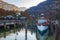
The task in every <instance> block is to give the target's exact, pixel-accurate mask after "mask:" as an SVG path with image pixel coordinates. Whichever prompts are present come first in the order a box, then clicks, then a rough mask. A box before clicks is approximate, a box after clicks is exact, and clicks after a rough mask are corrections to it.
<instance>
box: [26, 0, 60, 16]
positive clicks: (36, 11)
mask: <svg viewBox="0 0 60 40" xmlns="http://www.w3.org/2000/svg"><path fill="white" fill-rule="evenodd" d="M25 12H27V13H28V14H29V15H30V16H32V17H38V16H40V14H41V13H44V14H45V16H48V17H53V16H54V15H56V14H59V13H60V0H47V1H44V2H42V3H40V4H38V5H37V6H34V7H31V8H30V9H27V10H26V11H25Z"/></svg>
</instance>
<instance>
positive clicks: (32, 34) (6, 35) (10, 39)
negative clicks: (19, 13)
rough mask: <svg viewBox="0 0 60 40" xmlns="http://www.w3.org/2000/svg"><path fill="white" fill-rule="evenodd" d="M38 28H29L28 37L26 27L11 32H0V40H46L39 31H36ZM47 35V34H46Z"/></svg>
mask: <svg viewBox="0 0 60 40" xmlns="http://www.w3.org/2000/svg"><path fill="white" fill-rule="evenodd" d="M36 29H37V27H36V26H30V25H28V26H27V35H26V31H25V26H20V27H19V28H14V29H11V30H9V31H0V40H25V39H26V37H27V40H45V39H43V38H44V37H46V36H47V35H45V36H43V37H42V36H41V35H40V34H39V32H38V31H36ZM46 34H47V33H46ZM41 38H42V39H41Z"/></svg>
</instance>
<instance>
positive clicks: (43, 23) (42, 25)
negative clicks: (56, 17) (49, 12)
mask: <svg viewBox="0 0 60 40" xmlns="http://www.w3.org/2000/svg"><path fill="white" fill-rule="evenodd" d="M36 25H37V29H38V32H39V33H40V35H41V36H43V35H44V34H45V33H47V31H48V19H47V18H45V17H44V16H43V15H42V16H41V17H40V18H38V19H37V24H36Z"/></svg>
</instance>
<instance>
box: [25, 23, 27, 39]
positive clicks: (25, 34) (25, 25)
mask: <svg viewBox="0 0 60 40" xmlns="http://www.w3.org/2000/svg"><path fill="white" fill-rule="evenodd" d="M25 26H26V27H25V40H27V23H25Z"/></svg>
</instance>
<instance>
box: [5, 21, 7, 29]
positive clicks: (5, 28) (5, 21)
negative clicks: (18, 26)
mask: <svg viewBox="0 0 60 40" xmlns="http://www.w3.org/2000/svg"><path fill="white" fill-rule="evenodd" d="M6 27H7V26H6V21H4V29H6Z"/></svg>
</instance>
